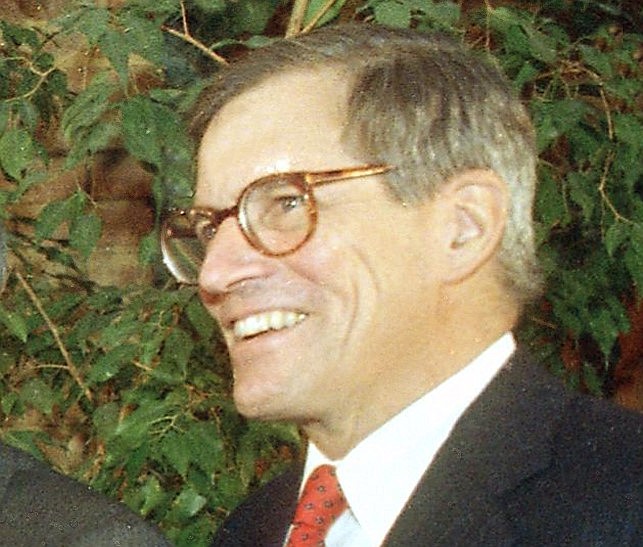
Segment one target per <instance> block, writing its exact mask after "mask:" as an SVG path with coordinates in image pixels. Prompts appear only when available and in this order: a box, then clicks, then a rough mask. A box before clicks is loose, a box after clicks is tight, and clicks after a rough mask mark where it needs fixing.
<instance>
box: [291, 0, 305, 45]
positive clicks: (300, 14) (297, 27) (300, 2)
mask: <svg viewBox="0 0 643 547" xmlns="http://www.w3.org/2000/svg"><path fill="white" fill-rule="evenodd" d="M307 9H308V0H295V5H294V6H293V8H292V12H291V14H290V19H289V20H288V28H287V29H286V38H291V37H292V36H295V35H297V34H299V33H300V32H301V27H302V26H303V25H304V19H305V18H306V10H307Z"/></svg>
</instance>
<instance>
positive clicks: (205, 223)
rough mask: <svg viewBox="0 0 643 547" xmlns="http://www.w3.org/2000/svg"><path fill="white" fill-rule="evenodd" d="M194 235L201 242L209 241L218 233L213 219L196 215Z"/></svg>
mask: <svg viewBox="0 0 643 547" xmlns="http://www.w3.org/2000/svg"><path fill="white" fill-rule="evenodd" d="M193 229H194V235H195V236H196V238H197V239H198V240H199V241H200V242H201V243H207V242H208V241H210V240H211V239H212V238H213V237H214V235H215V234H216V233H217V229H216V228H215V227H214V224H213V223H212V221H211V220H210V219H209V218H207V217H196V218H195V219H194V222H193Z"/></svg>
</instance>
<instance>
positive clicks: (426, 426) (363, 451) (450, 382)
mask: <svg viewBox="0 0 643 547" xmlns="http://www.w3.org/2000/svg"><path fill="white" fill-rule="evenodd" d="M514 350H515V342H514V339H513V336H512V335H511V334H510V333H507V334H505V335H503V336H502V337H501V338H499V339H498V340H497V341H496V342H494V343H493V344H492V345H491V346H489V347H488V348H487V349H486V350H485V351H483V352H482V353H481V354H480V355H479V356H478V357H476V358H475V359H474V360H473V361H472V362H471V363H469V364H468V365H467V366H465V367H464V368H462V369H461V370H460V371H458V372H457V373H456V374H454V375H453V376H451V377H450V378H449V379H447V380H446V381H444V382H443V383H441V384H440V385H438V386H437V387H436V388H434V389H433V390H431V391H430V392H429V393H427V394H426V395H424V396H422V397H421V398H420V399H418V400H417V401H415V402H414V403H412V404H411V405H410V406H408V407H407V408H405V409H404V410H403V411H402V412H400V413H399V414H397V415H396V416H394V417H393V418H391V419H390V420H389V421H388V422H386V423H385V424H384V425H383V426H381V427H380V428H379V429H377V430H376V431H374V432H373V433H371V434H370V435H369V436H368V437H366V438H365V439H364V440H363V441H361V442H360V443H359V444H358V445H357V446H356V447H355V448H353V449H352V450H351V451H350V452H349V453H348V454H347V455H346V456H345V457H344V458H343V459H341V460H338V461H331V460H329V459H328V458H326V457H325V456H324V455H323V454H322V453H321V452H320V451H319V450H318V449H317V448H316V447H315V445H313V444H312V443H311V444H309V447H308V455H307V458H306V465H305V468H304V480H303V482H302V484H304V483H305V482H306V479H307V478H308V476H309V474H310V473H311V472H312V471H313V469H315V468H316V467H317V466H319V465H321V464H324V463H330V464H332V465H334V466H336V468H337V476H338V478H339V482H340V485H341V487H342V490H343V491H344V494H345V496H346V499H347V501H348V504H349V509H347V510H346V511H345V512H344V513H343V514H342V515H341V516H340V517H339V518H338V519H337V521H336V522H335V524H334V525H333V526H332V528H331V529H330V531H329V532H328V535H327V537H326V546H327V547H341V546H344V547H346V546H350V547H376V546H379V545H381V544H382V542H383V541H384V539H385V537H386V535H387V534H388V532H389V530H390V528H391V527H392V526H393V524H394V522H395V520H396V519H397V517H398V516H399V514H400V513H401V511H402V509H403V508H404V506H405V504H406V502H407V500H408V499H409V497H410V496H411V494H412V493H413V491H414V489H415V487H416V486H417V484H418V482H419V481H420V479H421V478H422V475H423V474H424V472H425V471H426V469H427V467H428V466H429V464H430V463H431V461H432V460H433V458H434V457H435V454H436V453H437V452H438V450H439V448H440V447H441V446H442V444H443V443H444V441H445V440H446V439H447V437H448V436H449V433H450V432H451V430H452V429H453V426H454V425H455V423H456V421H457V420H458V419H459V418H460V416H461V415H462V414H463V413H464V411H465V410H466V408H467V407H468V406H469V405H470V404H471V403H472V402H473V401H474V400H475V399H476V398H477V397H478V395H480V393H481V392H482V391H483V390H484V388H485V387H486V386H487V384H488V383H489V382H490V381H491V380H492V379H493V377H494V376H495V375H496V374H497V372H498V371H499V370H500V368H501V367H502V365H503V364H504V363H505V362H506V361H507V360H508V359H509V357H511V354H512V353H513V352H514Z"/></svg>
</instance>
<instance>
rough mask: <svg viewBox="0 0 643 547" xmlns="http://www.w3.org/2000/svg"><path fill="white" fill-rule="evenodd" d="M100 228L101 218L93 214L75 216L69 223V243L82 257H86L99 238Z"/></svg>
mask: <svg viewBox="0 0 643 547" xmlns="http://www.w3.org/2000/svg"><path fill="white" fill-rule="evenodd" d="M101 229H102V222H101V219H100V218H99V217H98V216H97V215H95V214H87V215H81V216H79V217H76V218H75V219H74V221H73V222H72V225H71V229H70V233H69V243H70V245H71V246H72V248H74V249H76V250H77V251H79V252H80V254H81V256H82V257H83V258H84V259H88V258H89V256H90V255H91V254H92V252H93V251H94V248H95V247H96V243H98V240H99V239H100V234H101Z"/></svg>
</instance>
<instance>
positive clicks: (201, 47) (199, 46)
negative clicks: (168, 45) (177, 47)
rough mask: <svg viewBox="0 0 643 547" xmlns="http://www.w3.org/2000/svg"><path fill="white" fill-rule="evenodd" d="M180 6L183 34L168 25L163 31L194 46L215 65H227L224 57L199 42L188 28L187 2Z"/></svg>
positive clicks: (163, 26)
mask: <svg viewBox="0 0 643 547" xmlns="http://www.w3.org/2000/svg"><path fill="white" fill-rule="evenodd" d="M180 4H181V24H182V26H183V32H181V31H180V30H176V29H173V28H172V27H168V26H167V25H162V26H161V29H162V30H164V31H165V32H167V33H168V34H171V35H172V36H176V37H177V38H179V39H181V40H183V41H184V42H187V43H188V44H190V45H192V46H194V47H195V48H197V49H198V50H199V51H201V52H202V53H204V54H205V55H206V56H207V57H210V59H212V60H213V61H214V62H215V63H218V64H220V65H227V64H228V61H226V60H225V59H224V58H223V57H221V55H219V54H217V53H215V52H214V51H212V50H211V49H210V48H209V47H208V46H206V45H205V44H204V43H203V42H201V41H199V40H197V39H196V38H195V37H194V36H192V34H191V33H190V27H189V26H188V15H187V11H186V9H185V2H184V1H183V0H181V2H180Z"/></svg>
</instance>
